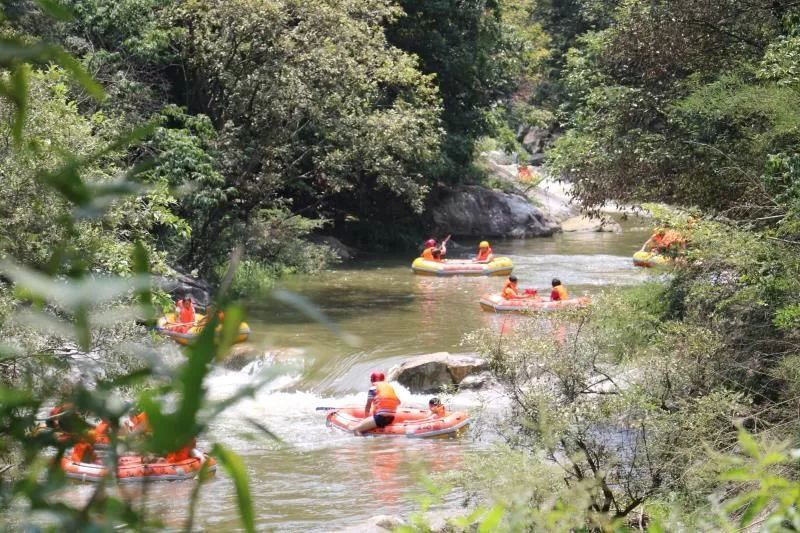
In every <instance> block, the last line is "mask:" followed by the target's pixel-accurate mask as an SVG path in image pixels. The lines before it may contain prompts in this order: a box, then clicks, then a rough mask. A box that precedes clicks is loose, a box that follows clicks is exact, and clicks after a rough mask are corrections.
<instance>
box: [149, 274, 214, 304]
mask: <svg viewBox="0 0 800 533" xmlns="http://www.w3.org/2000/svg"><path fill="white" fill-rule="evenodd" d="M153 285H155V286H156V287H157V288H159V289H161V290H163V291H164V292H168V293H169V294H170V295H171V296H172V297H173V298H178V297H183V296H186V295H187V294H190V295H191V296H192V298H193V299H194V301H195V303H197V304H199V305H200V306H201V307H205V306H207V305H208V304H209V302H210V301H211V287H210V286H209V284H208V283H206V282H205V281H203V280H202V279H196V278H192V277H190V276H186V275H184V274H180V273H176V274H175V275H174V276H171V277H167V276H153Z"/></svg>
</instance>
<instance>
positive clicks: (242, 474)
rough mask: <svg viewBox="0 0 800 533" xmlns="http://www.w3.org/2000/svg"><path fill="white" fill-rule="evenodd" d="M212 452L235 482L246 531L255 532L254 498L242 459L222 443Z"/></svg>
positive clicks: (216, 445)
mask: <svg viewBox="0 0 800 533" xmlns="http://www.w3.org/2000/svg"><path fill="white" fill-rule="evenodd" d="M211 453H212V455H213V456H214V457H216V458H217V461H219V463H220V465H222V467H223V468H224V469H225V471H226V472H227V473H228V475H229V476H231V478H232V479H233V484H234V486H235V487H236V500H237V503H238V505H239V516H240V517H241V519H242V525H243V526H244V529H245V531H248V532H254V531H255V530H256V526H255V517H254V513H253V500H252V498H251V496H250V486H249V484H248V482H247V472H246V470H245V467H244V463H243V462H242V459H241V458H240V457H239V456H238V455H236V454H235V453H233V452H231V451H229V450H228V449H227V448H225V447H223V446H222V445H221V444H215V445H214V448H213V450H212V452H211Z"/></svg>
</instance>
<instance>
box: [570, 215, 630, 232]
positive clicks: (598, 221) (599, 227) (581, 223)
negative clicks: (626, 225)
mask: <svg viewBox="0 0 800 533" xmlns="http://www.w3.org/2000/svg"><path fill="white" fill-rule="evenodd" d="M561 230H562V231H564V232H565V233H567V232H579V233H583V232H607V233H622V226H620V225H619V223H617V221H615V220H614V219H612V218H610V217H599V218H590V217H587V216H577V217H572V218H569V219H567V220H565V221H564V222H562V223H561Z"/></svg>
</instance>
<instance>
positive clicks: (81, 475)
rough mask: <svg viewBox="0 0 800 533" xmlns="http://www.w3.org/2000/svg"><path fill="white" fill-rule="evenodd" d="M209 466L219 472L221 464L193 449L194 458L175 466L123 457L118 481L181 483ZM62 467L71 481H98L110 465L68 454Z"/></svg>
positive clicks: (119, 465)
mask: <svg viewBox="0 0 800 533" xmlns="http://www.w3.org/2000/svg"><path fill="white" fill-rule="evenodd" d="M204 462H206V463H208V470H209V472H216V470H217V462H216V461H215V460H214V458H213V457H209V456H208V455H206V454H204V453H203V452H201V451H200V450H197V449H194V450H192V456H191V457H190V458H189V459H186V460H184V461H177V462H174V463H166V462H149V463H145V462H144V461H143V460H142V458H141V457H140V456H122V457H120V458H119V462H118V463H117V475H116V478H117V481H119V482H133V481H145V480H149V481H179V480H183V479H192V478H194V477H195V476H196V475H197V474H198V472H200V468H201V467H202V465H203V463H204ZM61 468H62V470H64V473H65V474H66V475H67V477H68V478H70V479H77V480H79V481H92V482H97V481H100V480H101V479H103V478H104V477H105V476H106V472H107V468H106V465H104V464H101V463H79V462H77V461H73V460H72V459H70V458H69V456H68V454H67V455H65V456H64V457H63V458H62V459H61Z"/></svg>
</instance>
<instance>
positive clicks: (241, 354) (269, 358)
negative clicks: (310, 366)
mask: <svg viewBox="0 0 800 533" xmlns="http://www.w3.org/2000/svg"><path fill="white" fill-rule="evenodd" d="M304 356H305V352H304V351H303V350H301V349H299V348H274V349H270V350H264V349H263V348H258V347H256V346H255V345H253V344H250V343H249V342H243V343H241V344H234V345H233V346H231V349H230V351H229V352H228V355H227V356H225V359H224V360H223V361H222V366H223V367H224V368H227V369H228V370H241V371H244V372H245V373H247V374H254V373H256V372H258V371H259V370H260V369H261V368H262V367H263V365H264V364H269V363H297V362H298V361H299V362H302V360H303V357H304Z"/></svg>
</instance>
